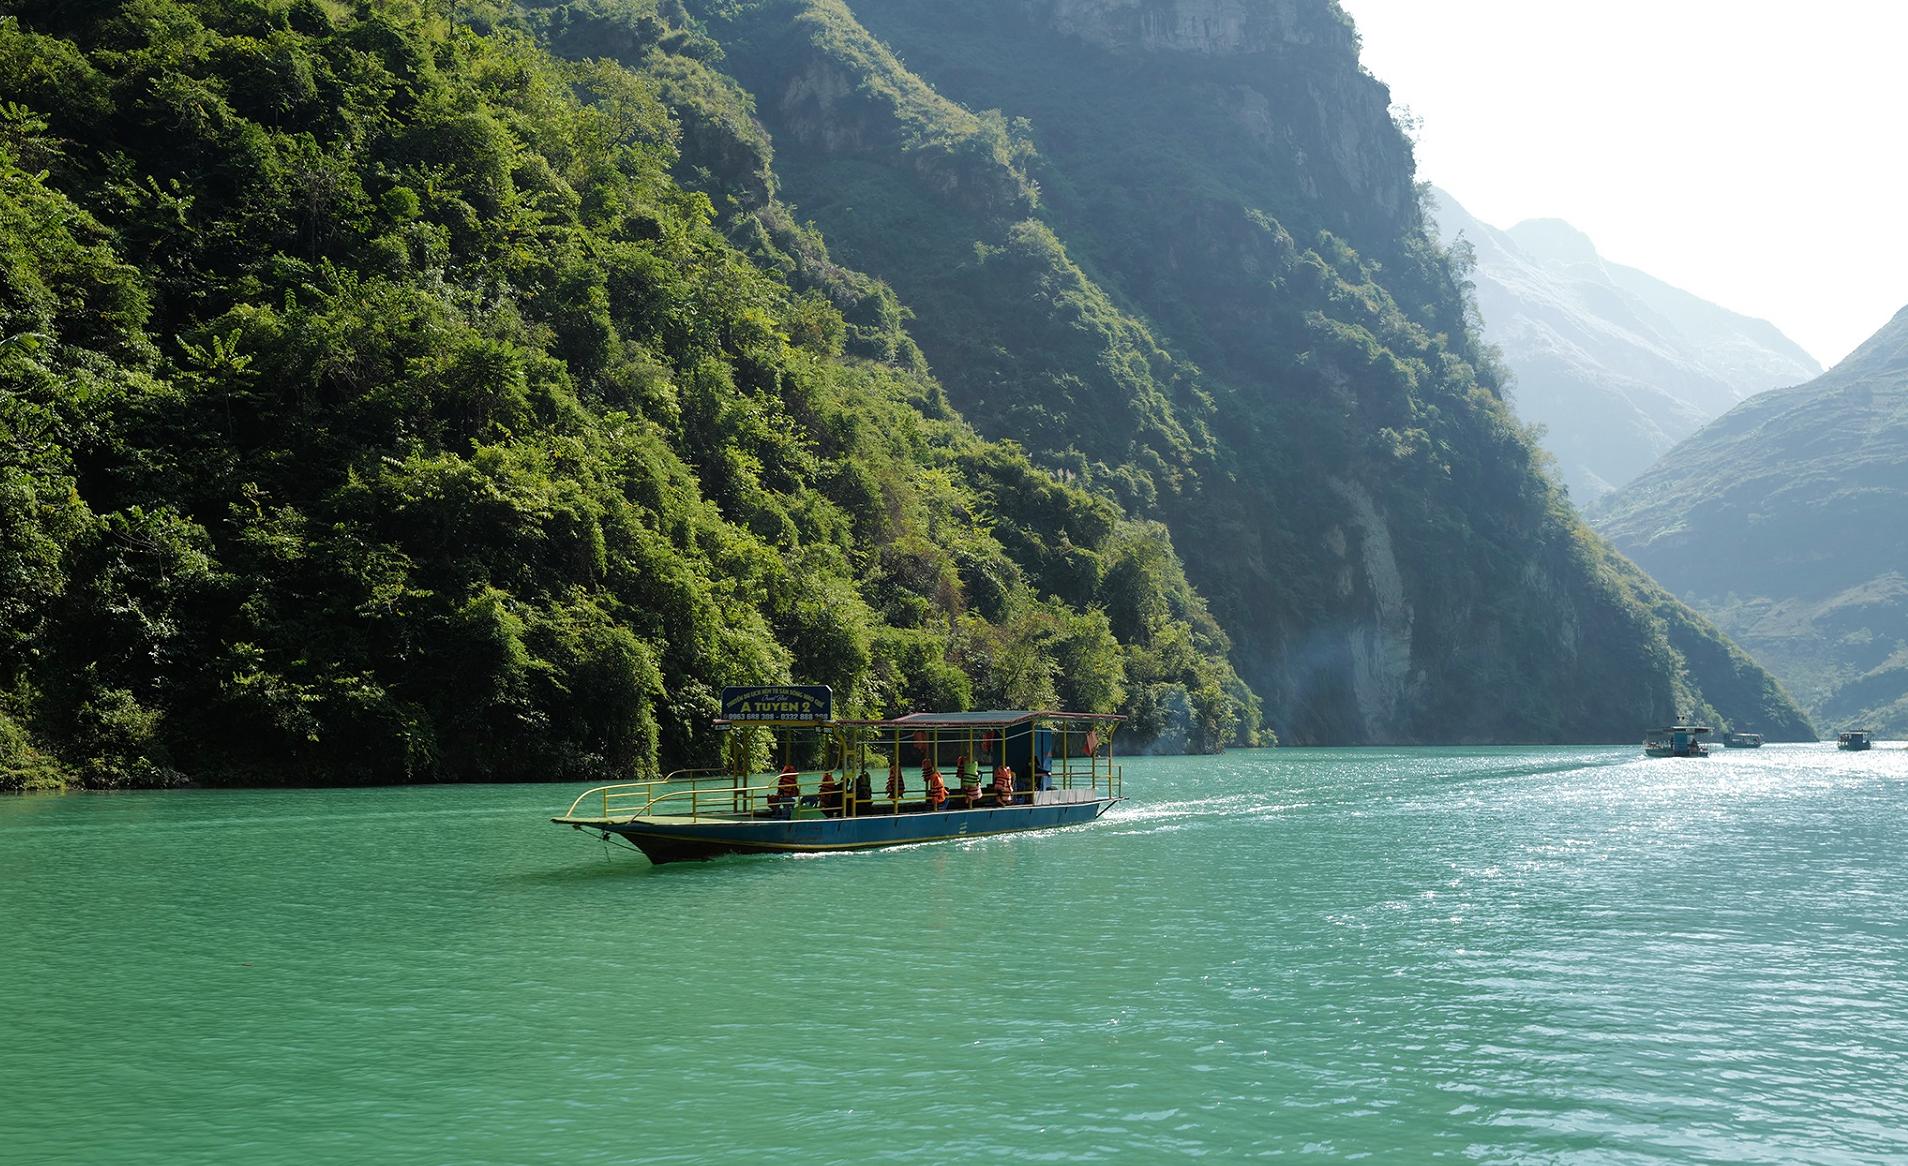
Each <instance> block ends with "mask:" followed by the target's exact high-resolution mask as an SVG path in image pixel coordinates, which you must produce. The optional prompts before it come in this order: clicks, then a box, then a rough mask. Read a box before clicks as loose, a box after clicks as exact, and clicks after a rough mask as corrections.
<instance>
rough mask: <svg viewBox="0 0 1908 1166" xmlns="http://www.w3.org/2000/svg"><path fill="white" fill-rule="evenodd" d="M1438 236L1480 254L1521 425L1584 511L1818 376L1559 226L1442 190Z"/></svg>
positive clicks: (1784, 341) (1767, 333) (1814, 368)
mask: <svg viewBox="0 0 1908 1166" xmlns="http://www.w3.org/2000/svg"><path fill="white" fill-rule="evenodd" d="M1435 196H1436V200H1437V219H1438V229H1439V233H1440V235H1441V236H1442V237H1443V238H1444V239H1445V240H1446V241H1447V242H1454V241H1455V240H1456V239H1457V238H1458V237H1459V236H1460V235H1461V236H1462V237H1463V238H1464V239H1465V240H1467V241H1468V242H1469V243H1470V244H1471V247H1472V251H1473V254H1474V255H1475V257H1476V264H1477V266H1476V268H1475V270H1474V271H1473V272H1472V274H1471V279H1472V281H1473V283H1474V284H1475V286H1476V289H1477V302H1478V309H1479V312H1480V314H1481V316H1482V317H1483V322H1484V335H1485V338H1486V339H1487V340H1489V341H1490V342H1491V343H1493V344H1495V345H1497V346H1498V348H1499V349H1500V350H1502V352H1503V354H1504V360H1505V363H1506V364H1507V365H1509V367H1510V369H1511V372H1512V373H1513V374H1514V375H1515V377H1516V385H1515V390H1514V391H1515V396H1516V407H1517V411H1518V414H1519V415H1520V416H1522V417H1524V418H1525V419H1526V420H1529V421H1532V422H1534V423H1537V424H1540V425H1543V426H1544V427H1545V429H1546V431H1547V432H1546V434H1545V437H1544V445H1545V447H1546V448H1547V449H1549V450H1550V451H1551V452H1552V453H1553V454H1554V455H1555V456H1556V457H1557V460H1558V465H1559V468H1560V469H1561V471H1562V472H1563V475H1564V480H1565V483H1566V484H1567V485H1568V486H1569V487H1570V489H1571V493H1572V494H1573V495H1574V496H1575V497H1576V498H1577V499H1578V500H1579V501H1580V502H1583V503H1586V504H1587V503H1589V502H1593V501H1595V500H1596V499H1597V498H1598V497H1600V496H1601V495H1603V494H1604V493H1607V492H1608V491H1609V490H1611V489H1613V488H1615V487H1617V486H1619V485H1622V484H1623V483H1624V482H1627V481H1629V480H1630V479H1631V478H1633V477H1634V476H1636V475H1637V474H1638V473H1641V472H1642V471H1643V470H1644V469H1645V468H1646V467H1647V466H1649V465H1650V463H1652V462H1654V461H1655V460H1656V459H1657V458H1658V457H1660V456H1662V454H1663V453H1664V452H1666V451H1667V450H1668V449H1669V447H1670V446H1672V445H1674V444H1675V443H1676V442H1677V441H1680V440H1681V439H1682V438H1684V437H1686V436H1688V435H1689V434H1690V433H1692V432H1694V431H1695V430H1696V429H1697V428H1698V427H1699V426H1700V425H1702V424H1703V423H1704V422H1706V421H1709V420H1711V419H1712V418H1714V417H1717V416H1719V415H1720V414H1722V413H1723V412H1725V411H1727V410H1728V409H1729V408H1731V407H1732V406H1734V405H1735V404H1736V403H1737V402H1738V401H1741V400H1743V399H1745V398H1747V397H1749V396H1751V395H1753V394H1755V393H1757V392H1760V391H1761V390H1763V389H1768V388H1775V387H1779V386H1785V385H1792V384H1799V383H1801V382H1802V381H1805V380H1808V379H1809V378H1811V377H1814V376H1816V375H1818V374H1820V372H1821V367H1820V366H1819V365H1818V364H1817V363H1816V362H1815V360H1814V358H1813V357H1811V356H1809V355H1808V353H1806V352H1804V351H1803V350H1802V349H1801V348H1800V347H1799V346H1797V345H1796V344H1795V343H1794V342H1792V341H1790V340H1789V339H1788V338H1787V337H1785V336H1783V335H1782V333H1781V332H1780V331H1779V330H1777V329H1776V328H1775V326H1774V325H1772V324H1770V323H1768V322H1767V321H1764V320H1757V319H1754V318H1751V317H1748V316H1743V315H1741V314H1739V313H1736V312H1731V311H1729V310H1728V309H1726V308H1722V307H1718V306H1717V305H1715V304H1712V303H1709V302H1708V301H1706V300H1703V299H1702V298H1700V297H1698V296H1695V295H1693V294H1691V293H1689V292H1686V291H1683V290H1681V289H1680V288H1676V287H1673V286H1671V285H1670V284H1667V283H1665V282H1663V281H1662V280H1660V279H1657V278H1656V277H1654V276H1651V275H1649V274H1647V273H1645V272H1642V271H1638V270H1636V269H1635V268H1630V267H1625V266H1623V265H1621V264H1616V263H1611V262H1608V261H1607V260H1605V259H1603V257H1602V256H1600V255H1599V254H1598V253H1597V250H1596V246H1595V244H1593V243H1592V242H1591V240H1590V239H1589V238H1588V237H1587V236H1585V235H1584V234H1583V233H1582V232H1580V231H1578V230H1577V229H1576V228H1574V227H1572V226H1570V225H1569V224H1568V223H1565V222H1562V221H1561V220H1557V219H1533V220H1529V221H1526V222H1523V223H1519V224H1517V225H1516V226H1514V227H1511V228H1509V229H1508V230H1500V229H1498V228H1496V227H1492V226H1490V225H1489V224H1486V223H1484V222H1482V221H1480V220H1478V219H1477V218H1476V217H1475V216H1473V215H1471V214H1470V213H1469V212H1467V211H1466V210H1465V209H1464V208H1463V206H1462V205H1460V204H1459V203H1458V202H1457V201H1456V200H1455V199H1453V198H1452V197H1451V196H1450V195H1449V194H1447V193H1445V192H1443V191H1436V192H1435Z"/></svg>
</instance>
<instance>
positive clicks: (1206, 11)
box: [686, 0, 1809, 741]
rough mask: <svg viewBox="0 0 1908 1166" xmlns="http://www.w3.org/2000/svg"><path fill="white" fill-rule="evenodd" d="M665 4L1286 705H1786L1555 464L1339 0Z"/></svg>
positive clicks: (1533, 728) (830, 229)
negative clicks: (1655, 577)
mask: <svg viewBox="0 0 1908 1166" xmlns="http://www.w3.org/2000/svg"><path fill="white" fill-rule="evenodd" d="M686 7H687V8H688V9H689V11H690V13H691V14H692V15H695V16H697V17H699V18H700V20H701V22H702V24H701V27H702V28H703V30H704V31H705V32H706V33H707V35H709V36H710V37H711V38H712V39H713V40H715V41H716V42H717V43H718V44H719V45H720V47H721V49H722V51H723V54H724V56H723V59H722V62H721V68H722V69H723V70H724V71H726V72H727V73H729V74H731V75H732V76H734V77H735V78H737V79H738V80H740V81H741V83H742V84H743V85H744V86H746V87H747V89H748V91H749V93H750V94H751V95H752V97H753V108H754V113H755V116H756V119H757V120H758V121H759V123H760V124H761V125H762V126H763V127H764V129H765V131H766V134H765V136H766V139H767V140H768V141H770V142H772V143H773V159H772V169H773V172H774V174H775V175H776V176H777V177H778V185H777V188H776V190H777V197H778V198H783V199H786V200H787V201H789V202H791V203H792V204H794V205H795V206H796V207H798V208H799V213H800V215H801V216H802V217H804V218H808V217H811V216H812V219H813V221H814V222H815V223H816V224H817V226H818V227H819V228H820V230H821V232H822V233H823V234H824V235H825V236H826V237H827V238H828V240H829V243H830V246H831V248H833V250H834V253H835V254H836V255H837V256H838V257H840V258H841V259H842V260H844V261H845V262H847V263H849V264H850V265H852V266H854V267H857V268H859V269H862V270H865V271H868V272H870V273H871V274H874V275H877V276H879V277H881V278H882V279H884V280H886V281H888V282H889V283H891V284H892V285H893V286H894V288H895V289H896V291H897V292H898V293H899V295H900V298H901V300H902V302H903V303H905V304H906V305H907V306H908V307H909V308H911V309H912V310H913V311H914V312H915V313H916V319H915V320H914V322H913V323H912V324H911V326H910V331H911V333H912V335H913V336H914V337H915V338H916V339H917V340H918V341H919V342H920V344H921V347H922V350H923V352H924V353H925V354H926V356H927V358H928V361H929V363H930V365H931V366H932V367H933V368H934V369H935V371H936V372H937V374H938V375H939V376H940V378H941V379H942V381H943V383H944V384H945V385H946V386H947V389H948V392H949V394H950V398H951V399H952V400H953V402H954V403H955V405H956V406H957V407H958V408H959V409H961V410H962V411H963V413H964V414H965V415H966V416H967V417H968V418H969V419H970V420H972V421H973V422H974V423H975V424H976V425H977V426H978V427H979V428H980V429H981V430H982V431H983V432H985V433H988V434H992V435H1011V436H1012V437H1013V438H1014V439H1015V440H1017V441H1019V442H1021V443H1022V444H1024V445H1025V446H1026V447H1027V448H1028V449H1029V450H1030V451H1031V452H1032V453H1033V455H1034V456H1035V458H1036V460H1037V461H1038V462H1039V463H1041V464H1043V465H1048V466H1055V467H1064V468H1066V469H1067V470H1068V471H1069V472H1070V473H1072V474H1073V475H1075V477H1076V479H1077V480H1079V481H1082V482H1087V483H1091V484H1093V485H1096V486H1106V487H1107V488H1110V489H1112V490H1114V491H1116V492H1117V494H1118V496H1119V497H1120V498H1121V499H1122V501H1123V502H1124V503H1125V504H1126V505H1128V506H1129V507H1131V508H1133V509H1135V510H1137V511H1139V512H1141V513H1147V514H1154V515H1157V516H1159V517H1160V518H1161V519H1163V520H1164V521H1166V522H1167V523H1168V525H1169V526H1170V527H1171V528H1172V530H1173V532H1174V535H1175V539H1176V542H1177V543H1178V545H1179V546H1181V547H1182V548H1183V549H1186V550H1187V551H1188V556H1187V569H1188V572H1189V574H1190V575H1191V576H1192V578H1193V580H1194V581H1195V583H1197V584H1198V585H1199V587H1200V588H1201V590H1202V591H1204V593H1205V594H1206V595H1207V597H1208V598H1209V599H1210V600H1211V601H1212V603H1213V607H1214V611H1215V613H1216V614H1217V615H1218V616H1219V617H1220V621H1221V623H1222V624H1224V625H1225V626H1226V628H1227V629H1228V631H1229V632H1230V634H1231V636H1232V639H1233V641H1234V644H1235V650H1234V654H1233V659H1234V662H1235V663H1236V664H1237V666H1238V667H1239V668H1240V670H1241V672H1242V673H1243V674H1244V676H1245V677H1246V679H1247V680H1248V681H1249V682H1250V683H1251V684H1252V685H1253V686H1254V688H1255V689H1256V690H1257V691H1258V692H1259V694H1260V695H1261V696H1262V697H1264V698H1265V701H1266V710H1267V717H1268V719H1269V720H1270V721H1271V723H1272V724H1273V725H1274V726H1275V727H1277V728H1278V730H1279V732H1280V734H1281V735H1282V736H1284V737H1287V738H1288V739H1293V740H1298V741H1401V740H1402V741H1447V740H1540V739H1541V740H1554V739H1563V740H1619V739H1629V738H1630V737H1632V736H1633V735H1634V733H1635V732H1636V731H1637V729H1638V727H1639V726H1642V725H1644V724H1646V723H1647V722H1651V721H1655V720H1660V719H1661V718H1663V717H1666V716H1669V715H1672V714H1673V713H1674V712H1675V711H1676V710H1677V709H1679V708H1680V709H1685V710H1699V711H1701V710H1707V711H1708V714H1709V715H1715V716H1718V717H1720V718H1721V719H1723V720H1732V719H1740V720H1756V721H1758V722H1763V723H1769V724H1771V725H1772V726H1778V727H1775V728H1773V731H1774V732H1775V733H1777V734H1779V735H1806V734H1807V733H1808V731H1809V730H1808V728H1807V725H1806V723H1805V721H1804V720H1803V718H1802V717H1801V716H1800V714H1799V712H1798V710H1797V709H1796V708H1795V707H1794V706H1793V704H1792V703H1791V702H1789V701H1788V699H1787V698H1786V697H1785V696H1783V695H1782V693H1781V692H1780V691H1779V689H1778V687H1777V686H1776V685H1775V684H1774V683H1773V682H1772V681H1771V680H1770V679H1769V677H1768V676H1767V675H1766V674H1765V673H1763V672H1762V671H1761V670H1760V669H1758V668H1757V667H1755V666H1754V665H1753V664H1752V663H1751V662H1749V661H1748V659H1747V658H1746V657H1744V656H1743V655H1742V654H1741V653H1740V652H1738V651H1737V650H1735V649H1734V648H1733V647H1732V646H1730V645H1729V644H1728V643H1727V642H1726V641H1725V640H1723V639H1722V638H1721V637H1720V636H1718V635H1717V634H1716V633H1715V632H1714V630H1713V629H1711V628H1710V627H1708V626H1707V625H1706V624H1705V623H1704V622H1703V621H1702V620H1701V619H1699V618H1698V617H1696V616H1695V615H1694V614H1693V613H1691V612H1690V611H1688V610H1687V609H1686V608H1684V607H1683V606H1682V605H1681V604H1679V603H1677V602H1676V601H1674V600H1673V599H1671V598H1670V597H1669V596H1668V595H1666V594H1665V593H1664V592H1662V591H1661V590H1660V589H1658V588H1656V587H1655V586H1654V585H1653V584H1651V583H1650V582H1649V581H1648V580H1647V579H1646V578H1644V577H1643V576H1642V575H1641V574H1640V573H1639V572H1636V571H1635V570H1634V569H1633V568H1631V567H1630V566H1629V565H1628V564H1627V563H1625V562H1623V561H1622V560H1621V559H1620V558H1619V557H1617V556H1615V555H1613V554H1612V553H1611V552H1610V551H1609V549H1608V548H1607V547H1606V546H1605V545H1604V544H1603V543H1602V542H1601V541H1600V540H1598V539H1597V538H1596V537H1595V536H1594V535H1593V534H1591V533H1590V532H1589V531H1588V529H1587V528H1585V527H1584V526H1583V525H1582V524H1581V523H1580V522H1579V520H1578V519H1577V517H1576V516H1575V514H1574V513H1573V511H1572V510H1571V508H1570V505H1569V503H1568V501H1567V499H1566V498H1565V497H1564V496H1563V495H1562V493H1561V491H1560V490H1558V489H1557V488H1556V487H1555V486H1554V485H1553V483H1552V482H1551V480H1550V479H1549V478H1548V477H1547V476H1546V475H1545V473H1544V470H1543V467H1542V465H1541V459H1540V457H1539V456H1538V454H1537V452H1536V450H1535V448H1534V446H1533V445H1532V443H1531V441H1530V439H1529V436H1528V434H1527V433H1526V432H1525V431H1524V430H1523V428H1522V427H1521V426H1520V425H1519V424H1518V423H1517V422H1516V421H1515V419H1514V418H1513V417H1512V415H1511V413H1510V411H1509V410H1508V409H1507V408H1506V407H1505V404H1504V402H1503V400H1502V399H1501V395H1500V393H1499V391H1498V387H1499V384H1500V379H1501V374H1500V373H1499V371H1498V370H1497V368H1496V367H1495V365H1494V362H1493V361H1492V360H1491V358H1490V357H1489V355H1488V354H1487V353H1486V352H1485V351H1484V350H1482V349H1481V348H1480V343H1481V341H1480V339H1479V336H1478V332H1477V329H1476V327H1475V321H1474V320H1472V319H1470V318H1469V317H1468V316H1467V310H1466V298H1465V294H1464V273H1463V272H1462V271H1461V270H1459V269H1457V268H1456V267H1454V265H1453V264H1452V262H1451V259H1450V257H1449V256H1448V255H1447V254H1446V253H1445V252H1444V251H1443V250H1442V249H1441V248H1440V247H1439V246H1438V245H1437V244H1436V243H1435V241H1434V240H1433V239H1432V238H1431V236H1430V235H1429V233H1428V230H1427V223H1426V220H1425V217H1424V213H1423V211H1422V209H1421V207H1420V199H1419V192H1418V191H1417V190H1416V189H1415V188H1414V187H1413V184H1412V160H1411V152H1410V146H1409V143H1408V142H1407V141H1406V139H1405V138H1404V136H1403V135H1402V134H1401V133H1400V132H1399V131H1398V130H1397V128H1396V127H1395V126H1394V125H1393V123H1392V122H1391V120H1390V119H1389V116H1388V114H1387V106H1388V98H1387V94H1386V92H1385V90H1384V87H1383V86H1382V85H1380V84H1379V83H1377V82H1376V81H1374V80H1373V79H1372V78H1371V77H1370V76H1369V75H1367V74H1365V73H1364V72H1362V70H1361V69H1360V68H1359V66H1358V61H1357V51H1356V38H1355V34H1354V33H1353V31H1352V29H1351V27H1350V25H1349V22H1348V21H1347V20H1346V18H1345V17H1344V15H1343V14H1342V13H1341V12H1340V11H1339V10H1338V9H1337V7H1336V6H1335V5H1333V4H1330V3H1325V2H1323V0H1314V2H1308V3H1282V4H1272V3H1264V4H1237V3H1225V4H1221V3H1216V2H1209V0H1175V2H1173V3H1167V4H1152V3H1149V4H1137V3H1132V2H1121V0H1041V2H1035V3H1023V2H1020V0H976V2H973V3H967V4H960V5H948V4H941V3H933V2H930V0H856V2H854V3H852V4H849V3H844V2H842V0H703V2H692V3H687V4H686ZM903 62H905V64H904V63H903ZM715 177H716V178H717V179H718V181H719V182H721V181H722V179H721V176H719V175H718V176H715ZM723 184H724V185H726V186H727V187H728V188H730V189H735V188H736V187H738V186H739V185H741V184H740V183H739V182H738V181H737V180H735V179H734V178H730V179H728V180H727V181H726V182H724V183H723ZM745 202H746V198H742V199H740V200H738V204H737V205H741V204H742V203H745Z"/></svg>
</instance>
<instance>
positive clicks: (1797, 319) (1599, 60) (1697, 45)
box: [1341, 0, 1908, 367]
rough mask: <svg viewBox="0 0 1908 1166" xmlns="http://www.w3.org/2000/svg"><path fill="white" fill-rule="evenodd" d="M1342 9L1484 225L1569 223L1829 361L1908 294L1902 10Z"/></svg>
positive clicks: (1533, 5)
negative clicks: (1550, 220) (1773, 327)
mask: <svg viewBox="0 0 1908 1166" xmlns="http://www.w3.org/2000/svg"><path fill="white" fill-rule="evenodd" d="M1341 3H1343V5H1344V6H1345V8H1346V10H1348V11H1349V12H1350V13H1351V14H1352V18H1353V19H1354V20H1355V21H1357V23H1358V29H1359V32H1360V34H1361V35H1362V36H1363V38H1364V63H1365V67H1366V68H1368V69H1370V70H1371V72H1372V73H1373V74H1374V75H1375V76H1377V77H1378V78H1379V80H1381V81H1384V82H1386V83H1387V84H1389V85H1390V86H1391V96H1392V101H1393V103H1394V104H1395V105H1404V106H1409V107H1410V109H1411V112H1412V113H1414V114H1416V115H1417V116H1418V117H1420V118H1422V119H1423V128H1422V129H1421V130H1420V132H1419V135H1418V151H1417V153H1418V177H1419V178H1428V179H1430V180H1431V181H1432V182H1435V183H1437V184H1438V185H1439V186H1441V187H1443V188H1445V189H1446V190H1448V191H1450V192H1451V194H1452V196H1453V197H1455V198H1456V199H1457V200H1458V201H1459V202H1461V203H1463V204H1464V206H1465V207H1466V209H1468V210H1469V211H1470V212H1471V213H1472V214H1474V215H1476V216H1477V217H1478V218H1480V219H1482V220H1484V221H1485V222H1487V223H1490V224H1491V225H1493V226H1497V227H1508V226H1511V225H1513V224H1515V223H1517V222H1520V221H1522V220H1524V219H1529V218H1560V219H1566V220H1568V221H1569V222H1570V223H1571V224H1572V225H1574V226H1576V227H1577V228H1578V229H1579V230H1581V231H1583V232H1584V233H1585V234H1587V235H1589V236H1590V238H1591V239H1592V240H1593V241H1594V242H1595V243H1596V245H1597V249H1598V251H1600V252H1601V253H1602V254H1603V256H1604V257H1605V258H1606V259H1610V260H1613V261H1615V262H1618V263H1623V264H1627V265H1629V266H1631V267H1636V268H1640V269H1642V270H1644V271H1647V272H1649V273H1650V274H1651V275H1654V276H1656V277H1658V278H1659V279H1663V280H1667V281H1668V282H1670V283H1673V284H1675V285H1677V286H1678V287H1681V288H1684V289H1686V290H1688V291H1691V292H1694V293H1696V294H1697V295H1699V296H1702V297H1703V298H1704V299H1708V300H1712V301H1714V302H1716V303H1718V304H1721V305H1723V306H1724V307H1727V308H1732V309H1734V310H1735V311H1738V312H1744V313H1747V314H1748V315H1752V316H1760V317H1762V318H1764V319H1767V320H1770V321H1773V322H1774V323H1775V325H1776V326H1777V327H1779V328H1781V329H1782V330H1783V331H1784V332H1785V333H1787V334H1788V336H1789V337H1790V339H1792V340H1794V341H1795V342H1796V343H1798V344H1800V345H1802V347H1804V348H1806V349H1808V350H1809V352H1810V353H1811V354H1813V355H1814V356H1815V357H1816V359H1818V360H1820V361H1821V362H1822V364H1823V366H1824V367H1826V366H1828V365H1831V364H1833V363H1834V362H1836V361H1838V360H1840V359H1841V358H1842V357H1843V356H1846V355H1847V354H1848V352H1849V350H1850V349H1852V348H1854V347H1855V346H1856V345H1857V344H1860V343H1861V342H1862V341H1863V340H1865V339H1867V338H1868V336H1869V334H1870V333H1872V332H1874V331H1875V330H1876V329H1877V328H1879V327H1881V325H1882V324H1884V323H1886V322H1887V321H1888V319H1889V318H1890V317H1891V316H1893V315H1894V314H1895V312H1896V311H1898V310H1899V309H1900V308H1901V307H1902V306H1903V305H1904V304H1908V60H1905V59H1904V57H1905V56H1908V2H1900V0H1812V2H1810V3H1802V4H1797V3H1795V2H1794V0H1587V2H1586V0H1578V2H1575V3H1564V2H1562V0H1341Z"/></svg>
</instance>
